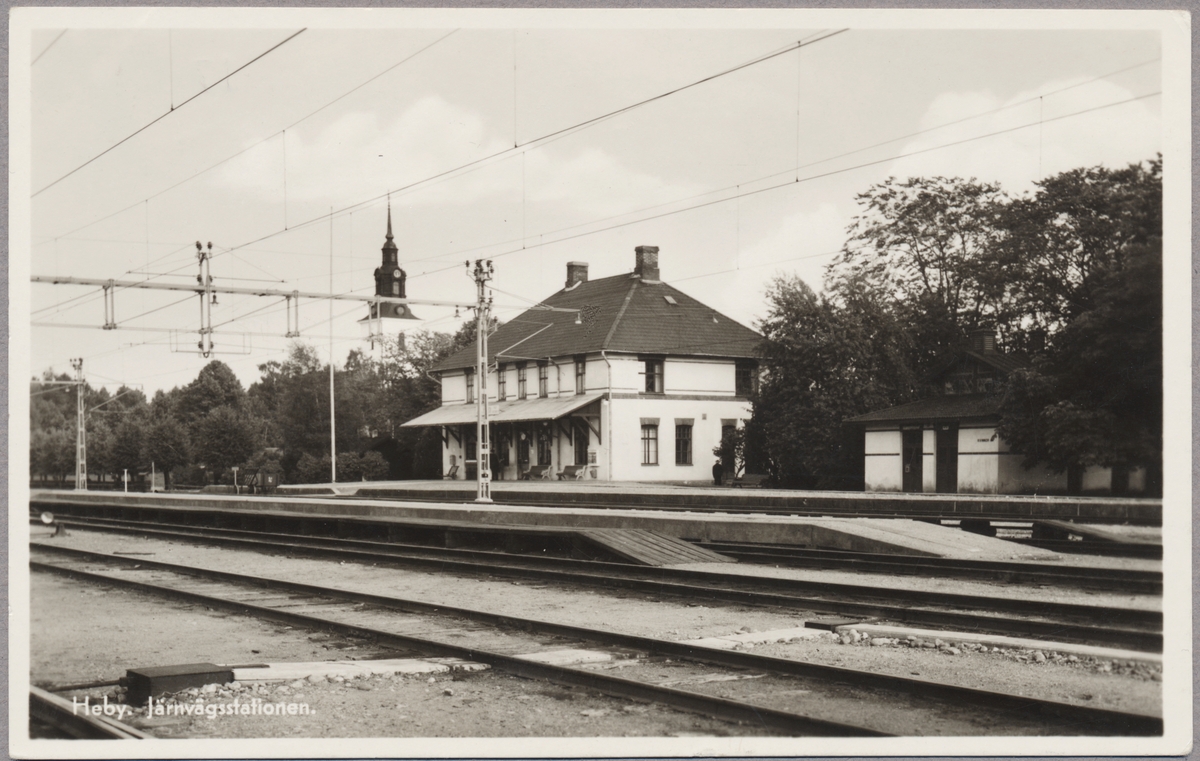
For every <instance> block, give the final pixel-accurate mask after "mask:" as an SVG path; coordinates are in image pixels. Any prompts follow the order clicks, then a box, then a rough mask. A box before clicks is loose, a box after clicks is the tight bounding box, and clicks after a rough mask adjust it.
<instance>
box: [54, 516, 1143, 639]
mask: <svg viewBox="0 0 1200 761" xmlns="http://www.w3.org/2000/svg"><path fill="white" fill-rule="evenodd" d="M68 525H69V524H68ZM102 530H103V529H102ZM126 531H127V532H129V533H152V534H153V533H157V534H160V535H164V534H165V535H174V536H184V537H196V538H211V539H215V540H217V541H220V542H221V543H223V544H231V545H239V546H244V547H249V548H251V549H257V550H262V549H264V548H270V549H279V550H288V551H290V552H302V553H308V554H312V555H314V556H317V557H322V556H332V557H340V558H348V559H352V560H357V561H359V562H373V563H378V562H390V563H394V564H399V565H408V566H415V567H420V568H431V569H433V570H434V571H439V572H440V571H447V570H456V571H464V572H467V573H476V574H477V573H480V572H484V573H489V574H494V573H501V574H507V575H512V576H518V577H526V578H535V579H539V580H543V581H554V582H559V583H572V584H584V585H589V586H597V587H601V588H605V589H612V588H614V587H620V588H625V589H633V590H637V591H641V592H649V593H652V594H667V595H673V596H678V597H683V598H685V599H692V600H694V599H697V598H700V599H711V600H720V601H724V602H733V603H737V604H743V605H746V604H749V605H767V606H771V607H783V608H788V609H791V610H808V611H811V612H815V613H828V614H834V615H851V616H853V615H857V616H861V617H864V618H882V619H886V620H893V621H901V622H907V623H912V624H920V625H923V626H952V627H955V628H959V629H966V630H971V631H986V632H992V633H997V634H1005V635H1012V636H1042V637H1051V638H1054V639H1058V640H1066V641H1076V642H1084V643H1089V644H1104V645H1110V646H1116V647H1128V648H1131V649H1135V650H1142V651H1147V652H1162V646H1163V645H1162V633H1161V631H1146V630H1141V629H1123V628H1115V627H1113V626H1111V625H1109V626H1092V625H1085V624H1077V623H1070V622H1063V621H1046V620H1031V619H1012V618H1003V617H997V616H990V615H980V614H972V613H958V612H953V611H938V610H929V609H923V608H909V607H900V606H896V605H886V604H878V603H863V602H852V601H846V600H843V599H822V598H812V597H800V596H796V595H788V594H777V593H772V592H761V591H754V590H750V589H729V588H722V587H712V586H699V585H694V584H692V585H689V584H683V583H678V582H673V581H660V580H655V579H645V578H636V577H631V576H628V575H613V573H614V572H615V573H622V574H628V573H632V572H636V573H638V574H653V575H666V576H668V577H670V576H671V575H675V576H676V577H678V578H686V577H689V576H690V577H693V578H698V579H700V580H709V581H711V577H713V576H717V577H718V578H720V576H718V575H716V574H705V573H703V572H696V571H683V570H681V569H672V568H656V567H640V566H622V565H617V564H605V568H604V570H606V571H609V572H610V573H608V574H598V573H590V572H583V571H579V570H559V569H554V568H546V567H541V568H539V567H531V566H532V565H535V564H536V565H541V566H547V565H555V564H557V565H561V564H567V563H572V564H573V565H574V568H576V569H577V568H578V567H579V564H578V563H575V562H574V561H567V560H563V559H548V558H547V559H541V558H539V559H536V560H534V559H533V558H522V561H524V562H526V563H527V564H526V565H514V564H513V562H512V560H511V559H509V558H507V557H506V556H504V555H503V554H502V553H486V554H487V555H489V556H490V558H489V559H488V560H484V561H478V562H476V561H472V560H464V559H450V557H448V553H450V552H455V553H458V554H459V556H460V557H461V555H462V553H463V552H464V551H458V550H439V549H437V548H432V547H409V548H405V549H406V551H407V552H408V553H413V552H418V553H421V554H423V555H426V556H427V557H416V556H414V555H413V554H395V553H396V552H397V551H396V550H392V548H391V547H390V546H389V545H375V547H376V548H377V549H375V550H373V551H365V550H357V549H344V548H341V547H328V546H313V545H312V544H303V543H299V542H279V541H269V540H266V539H260V538H254V539H248V538H234V537H204V536H203V535H202V534H199V533H196V532H188V531H184V532H178V533H173V532H163V531H161V530H153V529H142V528H130V529H127V530H126ZM256 533H257V532H256ZM260 536H261V535H260ZM268 536H269V535H268ZM303 539H304V540H305V541H307V540H308V538H307V537H305V538H303ZM319 541H320V542H322V543H324V544H328V543H331V542H335V541H336V542H347V541H350V540H331V539H320V540H319ZM360 544H374V543H366V542H360ZM39 546H42V547H50V546H49V545H39ZM51 549H54V550H64V549H66V548H59V547H51ZM380 550H383V551H380ZM74 551H75V552H83V551H82V550H74ZM466 552H471V553H473V554H485V553H480V551H477V550H476V551H466ZM499 560H506V561H507V562H506V563H503V564H501V563H499V562H497V561H499ZM589 565H592V566H597V565H599V564H596V563H590V564H589ZM733 579H734V580H735V581H737V582H740V583H744V584H745V583H758V582H769V583H772V584H774V585H776V586H779V587H782V588H783V589H785V590H786V589H787V588H788V587H787V582H789V581H790V580H787V579H769V578H767V579H764V578H762V577H747V576H736V577H733ZM780 582H782V583H780ZM816 586H817V587H818V588H820V587H821V585H819V584H818V585H816ZM876 593H878V590H876ZM1113 610H1114V611H1118V612H1119V611H1124V610H1127V609H1113ZM1110 615H1111V614H1110ZM1108 620H1111V619H1108Z"/></svg>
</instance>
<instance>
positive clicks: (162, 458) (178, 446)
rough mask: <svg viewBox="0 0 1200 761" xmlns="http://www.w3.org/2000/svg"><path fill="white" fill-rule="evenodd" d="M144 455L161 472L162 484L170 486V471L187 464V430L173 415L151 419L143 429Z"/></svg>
mask: <svg viewBox="0 0 1200 761" xmlns="http://www.w3.org/2000/svg"><path fill="white" fill-rule="evenodd" d="M145 437H146V438H145V448H144V457H145V459H146V460H149V461H150V462H152V463H154V467H155V468H157V469H158V470H161V471H162V473H163V485H164V486H165V487H166V488H167V489H168V490H169V489H170V488H171V471H172V470H174V469H175V468H178V467H181V466H184V465H187V464H188V454H189V450H190V449H191V444H190V442H189V441H188V432H187V429H186V428H184V427H183V425H182V424H181V423H180V422H179V421H178V420H176V419H175V418H174V417H163V418H161V419H158V420H155V421H151V422H150V424H149V425H148V426H147V428H146V431H145Z"/></svg>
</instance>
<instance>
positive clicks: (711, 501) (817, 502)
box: [287, 489, 1162, 526]
mask: <svg viewBox="0 0 1200 761" xmlns="http://www.w3.org/2000/svg"><path fill="white" fill-rule="evenodd" d="M754 491H755V490H753V489H751V490H747V491H742V490H732V489H731V490H716V489H714V490H712V491H711V492H706V493H704V494H702V495H697V494H692V495H688V496H687V497H683V498H678V497H676V498H675V501H668V498H667V497H663V496H662V495H655V496H653V497H650V498H647V499H645V500H644V501H642V502H633V501H631V500H630V499H629V498H628V497H625V498H620V499H618V498H615V497H613V498H602V499H595V498H593V499H577V498H575V496H574V495H573V494H571V493H569V492H567V493H557V494H554V495H553V496H550V497H543V496H541V494H540V493H535V492H516V493H510V492H508V491H506V490H493V492H492V498H493V499H494V500H495V501H497V502H500V503H508V504H513V505H520V506H522V507H550V508H563V507H570V508H576V507H578V508H586V509H589V510H663V511H667V512H693V513H727V514H730V515H738V514H755V513H757V514H761V515H794V516H798V517H805V518H903V519H907V520H918V521H939V520H947V521H958V520H964V519H970V520H993V521H1029V520H1036V519H1038V518H1054V519H1058V520H1080V519H1082V520H1086V522H1089V523H1127V522H1128V523H1135V524H1138V525H1146V526H1161V525H1162V506H1161V503H1156V502H1153V501H1151V502H1148V503H1147V504H1134V505H1130V506H1128V509H1126V510H1120V511H1117V512H1116V513H1115V514H1113V513H1106V512H1105V511H1089V510H1088V509H1087V506H1086V503H1084V504H1082V505H1081V503H1078V502H1073V501H1072V500H1070V499H1069V498H1066V503H1065V504H1062V501H1063V498H1058V499H1057V500H1056V499H1054V498H1050V499H1048V498H1047V497H1045V496H1034V495H1016V494H1009V495H1004V497H1003V500H1002V501H1003V502H1004V503H1005V508H997V507H996V506H995V502H994V500H993V499H989V498H988V497H987V495H984V496H983V497H982V498H981V499H972V498H971V497H970V495H959V496H958V497H957V498H954V499H938V498H934V499H928V497H934V496H935V495H919V494H911V495H895V496H875V497H873V498H870V499H864V495H863V493H862V492H852V493H847V494H845V495H843V496H840V497H839V496H832V495H830V494H829V493H817V494H813V495H811V496H803V494H804V493H803V492H799V493H797V492H791V493H790V494H788V495H787V496H782V497H781V496H766V495H756V494H754V493H753V492H754ZM322 492H323V493H322ZM287 496H288V497H300V498H308V499H338V500H376V501H378V500H389V501H396V500H401V501H404V502H426V503H435V504H446V503H458V504H470V503H472V502H474V500H475V492H474V491H460V492H454V491H449V492H447V491H440V490H439V491H437V492H429V491H424V490H413V489H363V490H361V491H359V492H358V493H355V494H331V493H329V492H328V491H327V490H314V491H313V492H310V493H305V492H303V491H290V490H289V491H288V492H287ZM606 496H607V495H606ZM632 499H634V500H636V499H638V497H637V496H636V495H634V496H633V497H632ZM847 503H853V504H854V505H856V506H855V507H849V506H848V505H847Z"/></svg>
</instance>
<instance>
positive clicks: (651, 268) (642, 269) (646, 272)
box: [633, 246, 659, 283]
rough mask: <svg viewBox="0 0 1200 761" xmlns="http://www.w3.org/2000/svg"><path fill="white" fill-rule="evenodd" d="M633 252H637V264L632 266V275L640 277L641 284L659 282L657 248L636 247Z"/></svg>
mask: <svg viewBox="0 0 1200 761" xmlns="http://www.w3.org/2000/svg"><path fill="white" fill-rule="evenodd" d="M634 251H635V252H637V263H636V264H635V265H634V268H633V274H634V275H637V276H638V277H640V278H641V279H642V282H646V283H657V282H659V279H658V246H638V247H637V248H635V249H634Z"/></svg>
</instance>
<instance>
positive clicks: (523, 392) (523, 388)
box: [517, 362, 528, 399]
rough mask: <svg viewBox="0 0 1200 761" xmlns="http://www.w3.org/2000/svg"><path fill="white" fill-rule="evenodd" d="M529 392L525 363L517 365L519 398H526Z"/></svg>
mask: <svg viewBox="0 0 1200 761" xmlns="http://www.w3.org/2000/svg"><path fill="white" fill-rule="evenodd" d="M527 394H528V384H527V382H526V380H525V363H524V362H522V363H521V364H519V365H517V398H518V399H524V398H525V397H526V396H527Z"/></svg>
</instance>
